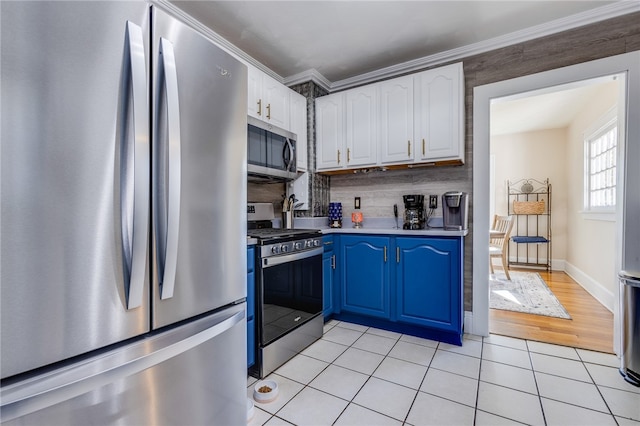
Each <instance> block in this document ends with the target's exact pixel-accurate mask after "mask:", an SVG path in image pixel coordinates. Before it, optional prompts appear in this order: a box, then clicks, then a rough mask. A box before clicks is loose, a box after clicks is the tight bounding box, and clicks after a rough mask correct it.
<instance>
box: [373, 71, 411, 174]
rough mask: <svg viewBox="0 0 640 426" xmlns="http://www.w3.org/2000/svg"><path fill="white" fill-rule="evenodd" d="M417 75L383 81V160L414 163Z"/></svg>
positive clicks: (381, 94) (381, 88) (381, 86)
mask: <svg viewBox="0 0 640 426" xmlns="http://www.w3.org/2000/svg"><path fill="white" fill-rule="evenodd" d="M414 151H415V147H414V143H413V76H406V77H401V78H396V79H393V80H388V81H384V82H382V83H380V155H381V158H380V160H381V163H382V164H389V163H407V162H413V158H414Z"/></svg>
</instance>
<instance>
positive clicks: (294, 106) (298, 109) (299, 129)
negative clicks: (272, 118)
mask: <svg viewBox="0 0 640 426" xmlns="http://www.w3.org/2000/svg"><path fill="white" fill-rule="evenodd" d="M289 92H290V93H289V99H290V105H291V120H290V121H291V122H290V127H291V132H293V133H295V134H296V137H297V138H296V169H297V171H299V172H306V171H307V166H308V164H307V163H308V162H307V98H305V97H304V96H302V95H301V94H299V93H296V92H294V91H293V90H290V91H289Z"/></svg>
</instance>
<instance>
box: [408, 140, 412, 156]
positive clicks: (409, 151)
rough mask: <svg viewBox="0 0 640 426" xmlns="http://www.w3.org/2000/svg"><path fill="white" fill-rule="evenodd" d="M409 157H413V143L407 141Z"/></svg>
mask: <svg viewBox="0 0 640 426" xmlns="http://www.w3.org/2000/svg"><path fill="white" fill-rule="evenodd" d="M407 156H409V157H411V141H407Z"/></svg>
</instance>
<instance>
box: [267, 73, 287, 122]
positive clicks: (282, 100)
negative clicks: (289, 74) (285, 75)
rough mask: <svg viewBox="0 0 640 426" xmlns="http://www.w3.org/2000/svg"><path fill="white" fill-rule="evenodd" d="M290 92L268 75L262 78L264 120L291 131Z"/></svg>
mask: <svg viewBox="0 0 640 426" xmlns="http://www.w3.org/2000/svg"><path fill="white" fill-rule="evenodd" d="M289 92H290V89H289V88H288V87H287V86H285V85H284V84H281V83H278V82H277V81H276V80H274V79H273V78H271V77H269V76H268V75H266V74H265V75H263V77H262V99H263V103H264V105H263V107H264V113H263V118H262V119H263V120H265V121H268V122H269V123H271V124H273V125H274V126H278V127H281V128H283V129H287V130H290V129H289Z"/></svg>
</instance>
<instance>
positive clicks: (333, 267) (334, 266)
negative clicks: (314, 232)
mask: <svg viewBox="0 0 640 426" xmlns="http://www.w3.org/2000/svg"><path fill="white" fill-rule="evenodd" d="M331 269H336V255H335V254H334V255H333V256H331Z"/></svg>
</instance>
